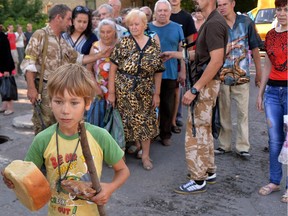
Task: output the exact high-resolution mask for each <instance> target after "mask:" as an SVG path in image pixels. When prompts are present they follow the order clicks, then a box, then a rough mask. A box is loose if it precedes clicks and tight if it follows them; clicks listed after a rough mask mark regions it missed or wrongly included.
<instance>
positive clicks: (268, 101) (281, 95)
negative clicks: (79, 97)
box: [264, 86, 288, 187]
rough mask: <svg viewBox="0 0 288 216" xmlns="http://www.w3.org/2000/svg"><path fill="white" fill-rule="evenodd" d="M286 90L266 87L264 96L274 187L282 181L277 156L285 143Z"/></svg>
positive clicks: (271, 176) (271, 174)
mask: <svg viewBox="0 0 288 216" xmlns="http://www.w3.org/2000/svg"><path fill="white" fill-rule="evenodd" d="M287 90H288V89H287V87H277V86H266V89H265V94H264V105H265V112H266V119H267V127H268V135H269V159H270V182H271V183H273V184H276V185H279V184H280V182H281V179H282V164H281V163H280V162H279V161H278V156H279V154H280V152H281V149H282V146H283V143H284V141H285V133H284V130H283V129H284V121H283V116H284V115H287V102H288V101H287ZM287 186H288V185H287V181H286V187H287Z"/></svg>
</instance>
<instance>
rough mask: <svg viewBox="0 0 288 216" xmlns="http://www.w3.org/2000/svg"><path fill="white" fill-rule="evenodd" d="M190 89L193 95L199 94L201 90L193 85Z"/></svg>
mask: <svg viewBox="0 0 288 216" xmlns="http://www.w3.org/2000/svg"><path fill="white" fill-rule="evenodd" d="M190 91H191V93H192V94H193V95H196V96H197V95H198V94H199V91H198V90H197V89H196V88H194V87H192V88H191V89H190Z"/></svg>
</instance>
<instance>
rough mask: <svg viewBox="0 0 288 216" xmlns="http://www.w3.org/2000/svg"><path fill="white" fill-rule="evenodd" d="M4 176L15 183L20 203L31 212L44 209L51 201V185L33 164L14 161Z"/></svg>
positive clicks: (6, 169)
mask: <svg viewBox="0 0 288 216" xmlns="http://www.w3.org/2000/svg"><path fill="white" fill-rule="evenodd" d="M4 175H5V176H6V177H7V178H8V179H9V180H11V181H12V182H13V184H14V186H15V188H14V191H15V194H16V196H17V198H18V199H19V201H20V202H21V203H22V204H23V205H24V206H26V207H27V208H28V209H30V210H31V211H36V210H38V209H40V208H42V207H43V206H44V205H45V204H46V203H47V202H48V201H49V200H50V197H51V191H50V186H49V183H48V181H47V180H46V178H45V176H44V175H43V174H42V172H41V171H40V170H39V169H38V167H37V166H36V165H35V164H34V163H33V162H27V161H21V160H15V161H12V162H11V163H10V164H9V165H8V166H7V167H6V168H5V170H4Z"/></svg>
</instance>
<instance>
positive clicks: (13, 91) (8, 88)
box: [0, 76, 18, 101]
mask: <svg viewBox="0 0 288 216" xmlns="http://www.w3.org/2000/svg"><path fill="white" fill-rule="evenodd" d="M0 94H1V98H2V101H11V100H18V92H17V85H16V81H15V78H14V76H9V77H2V78H1V82H0Z"/></svg>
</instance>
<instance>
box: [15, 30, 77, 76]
mask: <svg viewBox="0 0 288 216" xmlns="http://www.w3.org/2000/svg"><path fill="white" fill-rule="evenodd" d="M43 30H44V31H46V33H47V34H48V42H49V43H48V49H47V55H46V57H45V70H44V80H48V77H49V74H50V73H53V71H55V70H56V69H57V68H58V67H59V66H61V65H63V64H67V63H76V61H77V60H78V61H77V62H78V63H82V59H81V58H80V54H79V53H78V52H76V51H75V50H74V49H73V48H72V47H71V46H70V45H69V44H68V43H67V42H66V41H65V40H64V39H63V38H62V37H60V38H58V37H57V36H55V34H54V32H53V30H52V29H51V28H50V26H49V25H48V26H47V27H45V28H43V29H39V30H37V31H36V32H35V33H34V34H33V35H32V37H31V39H30V41H29V44H28V45H27V47H26V50H25V58H24V60H23V61H22V63H21V69H22V71H23V72H25V71H26V70H29V71H32V72H37V75H36V76H37V77H39V76H40V71H41V65H42V61H43V54H42V52H43V45H44V41H45V32H44V31H43ZM80 60H81V61H80ZM33 67H36V71H34V70H32V69H31V68H33Z"/></svg>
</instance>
